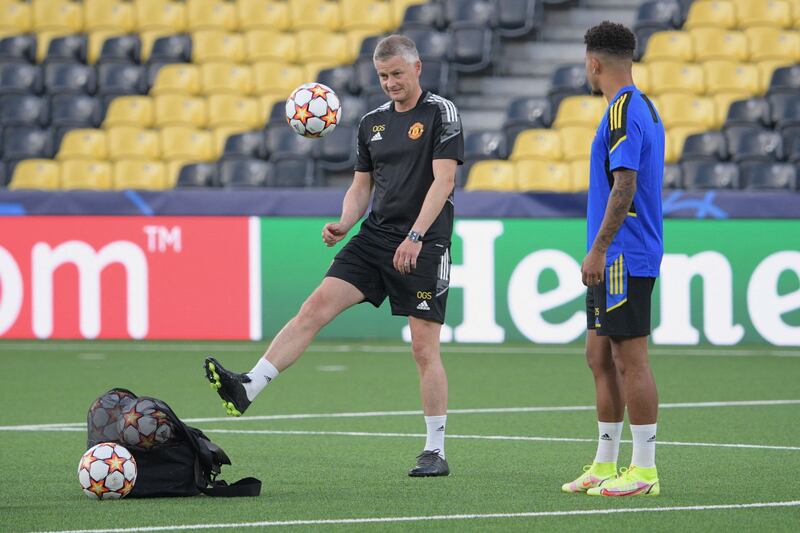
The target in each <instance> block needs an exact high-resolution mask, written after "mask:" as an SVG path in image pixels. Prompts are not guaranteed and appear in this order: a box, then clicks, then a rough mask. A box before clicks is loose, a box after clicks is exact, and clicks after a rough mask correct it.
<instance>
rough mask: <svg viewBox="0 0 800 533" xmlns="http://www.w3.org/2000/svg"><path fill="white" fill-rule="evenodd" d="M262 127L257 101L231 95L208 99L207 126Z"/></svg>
mask: <svg viewBox="0 0 800 533" xmlns="http://www.w3.org/2000/svg"><path fill="white" fill-rule="evenodd" d="M230 125H235V126H242V125H243V126H245V127H247V128H257V127H259V126H263V125H264V122H263V121H262V120H261V115H260V113H259V107H258V100H257V99H255V98H247V97H245V96H239V95H233V94H215V95H213V96H209V97H208V126H209V127H210V128H215V127H217V126H230Z"/></svg>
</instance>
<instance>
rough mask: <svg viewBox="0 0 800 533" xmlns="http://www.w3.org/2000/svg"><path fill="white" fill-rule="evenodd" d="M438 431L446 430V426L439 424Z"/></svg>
mask: <svg viewBox="0 0 800 533" xmlns="http://www.w3.org/2000/svg"><path fill="white" fill-rule="evenodd" d="M436 431H444V426H439V429H437V430H436Z"/></svg>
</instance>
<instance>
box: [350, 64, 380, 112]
mask: <svg viewBox="0 0 800 533" xmlns="http://www.w3.org/2000/svg"><path fill="white" fill-rule="evenodd" d="M380 91H381V85H380V81H379V80H378V75H377V74H376V73H375V66H374V64H373V62H372V56H369V55H361V56H359V58H358V59H356V61H355V63H354V64H353V80H352V85H351V86H350V92H352V93H354V94H358V93H368V92H371V93H375V92H380ZM368 107H369V106H368ZM370 109H372V108H371V107H370Z"/></svg>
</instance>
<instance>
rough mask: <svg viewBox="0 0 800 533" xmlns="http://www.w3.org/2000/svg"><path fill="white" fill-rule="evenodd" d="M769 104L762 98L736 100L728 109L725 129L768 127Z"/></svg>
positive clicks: (769, 120) (769, 123)
mask: <svg viewBox="0 0 800 533" xmlns="http://www.w3.org/2000/svg"><path fill="white" fill-rule="evenodd" d="M771 124H772V121H771V119H770V112H769V103H768V102H767V101H766V100H765V99H763V98H748V99H746V100H737V101H736V102H733V103H732V104H731V106H730V107H729V108H728V116H727V118H726V119H725V127H726V128H727V127H731V126H752V127H757V128H762V127H766V126H770V125H771Z"/></svg>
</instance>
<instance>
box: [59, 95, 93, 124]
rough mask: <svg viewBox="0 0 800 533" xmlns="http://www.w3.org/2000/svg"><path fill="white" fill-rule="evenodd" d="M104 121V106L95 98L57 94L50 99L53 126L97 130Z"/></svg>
mask: <svg viewBox="0 0 800 533" xmlns="http://www.w3.org/2000/svg"><path fill="white" fill-rule="evenodd" d="M102 121H103V106H102V103H101V102H100V101H99V100H98V99H97V98H95V97H92V96H85V95H72V94H57V95H55V96H53V97H52V98H51V99H50V124H51V125H52V126H55V127H81V128H96V127H98V126H100V123H101V122H102Z"/></svg>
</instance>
